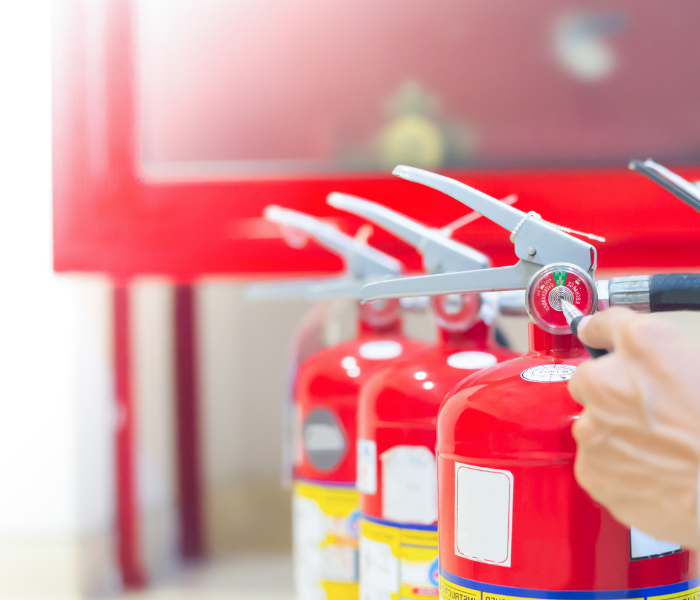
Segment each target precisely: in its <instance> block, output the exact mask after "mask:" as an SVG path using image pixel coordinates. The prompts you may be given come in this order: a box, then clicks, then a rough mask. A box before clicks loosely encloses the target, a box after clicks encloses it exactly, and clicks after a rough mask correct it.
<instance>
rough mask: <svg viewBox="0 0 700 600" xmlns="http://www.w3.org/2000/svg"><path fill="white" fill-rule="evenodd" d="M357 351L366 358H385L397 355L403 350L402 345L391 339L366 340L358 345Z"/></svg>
mask: <svg viewBox="0 0 700 600" xmlns="http://www.w3.org/2000/svg"><path fill="white" fill-rule="evenodd" d="M359 352H360V356H361V357H362V358H366V359H367V360H386V359H388V358H396V357H397V356H399V355H400V354H401V353H402V352H403V346H402V345H401V344H399V343H398V342H392V341H391V340H384V341H377V342H367V343H366V344H362V346H360V350H359Z"/></svg>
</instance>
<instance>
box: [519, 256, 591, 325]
mask: <svg viewBox="0 0 700 600" xmlns="http://www.w3.org/2000/svg"><path fill="white" fill-rule="evenodd" d="M525 298H526V307H527V313H528V314H529V315H530V318H531V319H532V320H533V321H534V322H535V324H536V325H538V326H539V327H541V328H542V329H544V330H545V331H549V332H550V333H553V334H555V335H565V334H567V333H571V329H570V328H569V325H568V324H567V322H566V318H565V317H564V312H563V307H562V300H566V301H567V302H569V303H571V304H573V305H574V306H575V307H576V308H578V309H579V310H580V311H581V312H582V313H583V314H584V315H591V314H593V313H594V312H595V311H596V309H597V308H598V293H597V291H596V287H595V284H594V283H593V280H592V279H591V277H590V275H589V274H588V273H586V271H584V270H583V269H581V268H580V267H577V266H576V265H572V264H569V263H555V264H552V265H548V266H546V267H544V268H543V269H541V270H539V271H537V273H535V274H534V275H533V276H532V279H530V282H529V283H528V284H527V290H526V293H525Z"/></svg>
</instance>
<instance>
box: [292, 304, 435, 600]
mask: <svg viewBox="0 0 700 600" xmlns="http://www.w3.org/2000/svg"><path fill="white" fill-rule="evenodd" d="M427 347H428V346H427V344H426V343H424V342H420V341H417V340H411V339H409V338H407V337H406V336H404V335H403V334H402V333H401V318H400V309H399V303H398V301H397V300H389V301H385V302H380V303H375V304H372V305H367V306H362V307H361V308H360V323H359V335H358V336H357V337H356V338H354V339H353V340H350V341H348V342H345V343H342V344H339V345H337V346H334V347H331V348H326V349H325V350H322V351H321V352H318V353H317V354H315V355H313V356H312V357H311V358H309V359H307V360H306V361H305V362H304V363H302V364H301V366H300V367H299V370H298V373H297V379H296V384H295V410H296V419H295V420H296V428H297V431H296V435H295V439H296V440H297V444H296V456H295V468H294V475H295V482H294V501H293V527H294V561H295V579H296V586H297V597H298V598H299V600H307V599H309V600H314V599H316V598H319V599H323V600H326V599H327V600H334V599H338V600H346V599H348V598H357V594H358V584H357V571H358V565H357V546H358V540H357V536H358V522H359V512H358V503H359V497H358V493H357V491H356V489H355V480H356V472H355V465H356V453H355V447H356V435H357V426H356V423H357V420H356V416H357V402H358V392H359V390H360V387H361V386H362V384H364V383H365V382H366V381H367V380H368V378H369V377H370V375H372V374H373V373H374V372H376V371H377V369H380V368H384V367H386V366H387V365H391V364H393V363H395V362H397V361H400V360H405V359H406V358H409V357H410V356H412V355H413V354H415V353H416V352H418V351H424V350H425V349H426V348H427Z"/></svg>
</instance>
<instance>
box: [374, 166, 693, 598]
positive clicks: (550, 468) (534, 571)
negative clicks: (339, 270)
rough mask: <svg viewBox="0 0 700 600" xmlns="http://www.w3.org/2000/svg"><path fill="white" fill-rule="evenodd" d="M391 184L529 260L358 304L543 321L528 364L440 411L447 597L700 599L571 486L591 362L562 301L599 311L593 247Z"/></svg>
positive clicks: (456, 189)
mask: <svg viewBox="0 0 700 600" xmlns="http://www.w3.org/2000/svg"><path fill="white" fill-rule="evenodd" d="M394 173H395V174H397V175H399V176H400V177H402V178H404V179H407V180H409V181H414V182H417V183H422V184H424V185H427V186H428V187H432V188H434V189H436V190H439V191H442V192H444V193H446V194H447V195H449V196H452V197H453V198H455V199H457V200H459V201H461V202H463V203H464V204H466V205H467V206H469V207H470V208H472V209H474V210H476V211H478V212H480V213H481V214H482V215H484V216H486V217H488V218H489V219H491V220H492V221H494V222H495V223H497V224H498V225H500V226H501V227H504V228H505V229H507V230H508V231H510V232H511V241H512V242H513V244H514V250H515V254H516V256H517V257H518V259H519V261H518V262H517V264H516V265H514V266H512V267H502V268H498V269H485V270H480V271H471V272H465V273H451V274H444V275H433V276H424V277H417V278H411V279H406V280H402V281H398V280H397V281H393V282H391V281H388V282H381V283H376V284H370V285H368V286H367V287H366V288H365V289H364V290H363V292H362V294H361V299H362V300H365V301H367V300H374V299H377V298H389V297H396V296H402V295H413V294H420V295H424V294H430V295H432V294H445V293H465V292H477V291H484V290H501V289H524V290H525V302H526V306H527V308H528V311H529V314H530V316H531V319H532V321H534V322H533V323H531V324H530V325H529V344H530V350H529V352H528V353H527V354H525V355H524V356H523V357H521V358H518V359H515V360H513V361H510V362H506V363H502V364H499V365H496V366H494V367H492V368H490V369H486V370H484V371H481V372H479V373H477V374H475V375H473V376H471V377H470V378H468V379H467V380H465V381H464V382H463V383H462V384H460V385H459V386H458V387H457V388H456V389H455V390H454V391H453V392H452V393H450V394H449V395H448V396H447V397H446V399H445V402H444V404H443V406H442V408H441V410H440V414H439V416H438V427H437V455H438V496H439V520H438V525H439V552H440V596H441V598H444V599H449V600H456V599H466V598H469V599H473V600H481V598H483V599H484V600H491V599H493V600H504V599H508V600H511V599H513V598H543V599H544V598H548V599H562V600H564V599H571V600H574V599H577V600H586V599H606V600H616V599H622V598H656V599H659V600H661V599H662V598H663V599H664V600H670V599H679V600H680V599H685V598H691V597H696V596H697V594H698V592H699V591H700V590H699V589H698V579H697V570H696V564H695V556H694V552H689V551H687V550H684V549H682V548H680V547H678V546H677V545H674V544H670V543H667V542H663V541H660V540H655V539H653V538H651V537H650V536H647V535H645V534H643V533H642V532H640V531H636V530H634V529H632V530H630V529H628V528H626V527H624V526H623V525H621V524H620V523H618V522H617V521H616V520H615V519H614V518H613V517H612V516H611V515H610V514H609V513H608V511H607V510H606V509H605V508H603V507H602V506H600V505H598V504H597V503H596V502H594V501H593V500H592V499H591V498H590V496H588V494H586V492H584V491H583V490H582V489H581V488H580V487H579V486H578V484H577V483H576V480H575V478H574V472H573V462H574V455H575V452H576V446H575V443H574V439H573V437H572V435H571V424H572V423H573V421H574V419H576V417H577V415H578V414H579V412H580V411H581V407H580V406H579V405H578V404H576V403H575V402H574V401H573V400H572V398H571V397H570V395H569V393H568V389H567V386H566V381H568V379H569V378H570V377H571V375H572V374H573V373H574V371H575V370H576V368H577V366H578V365H579V364H580V363H581V361H583V360H585V359H586V358H587V355H586V352H585V350H584V349H583V348H582V346H581V345H580V343H579V342H578V340H576V339H575V338H574V337H573V336H572V335H571V334H570V331H569V328H568V326H567V324H566V320H565V318H564V315H563V313H562V310H561V300H562V299H564V300H567V301H569V302H571V303H572V304H574V305H575V306H577V308H579V310H581V311H582V312H583V313H584V314H591V313H593V312H594V311H595V310H596V307H597V294H596V287H595V285H594V283H593V276H594V273H595V269H596V262H597V252H596V249H595V247H594V246H592V245H591V244H589V243H586V242H583V241H581V240H578V239H576V238H574V237H572V236H570V235H568V234H567V233H565V232H563V231H561V230H559V229H557V227H555V226H552V225H551V224H548V223H546V222H544V221H542V220H541V219H540V218H539V217H538V216H537V215H535V214H533V213H530V214H525V213H523V212H521V211H519V210H517V209H515V208H513V207H508V206H504V205H503V204H501V203H499V202H498V201H496V200H495V199H493V198H490V197H489V196H487V195H486V194H483V193H481V192H479V191H477V190H474V189H472V188H470V187H468V186H466V185H464V184H462V183H459V182H457V181H454V180H452V179H448V178H446V177H442V176H439V175H436V174H433V173H429V172H426V171H421V170H419V169H412V168H409V167H397V169H396V170H395V171H394Z"/></svg>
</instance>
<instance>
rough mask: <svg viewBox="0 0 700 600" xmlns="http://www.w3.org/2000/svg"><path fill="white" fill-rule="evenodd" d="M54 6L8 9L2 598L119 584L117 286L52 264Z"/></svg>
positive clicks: (0, 443) (3, 149)
mask: <svg viewBox="0 0 700 600" xmlns="http://www.w3.org/2000/svg"><path fill="white" fill-rule="evenodd" d="M50 13H51V2H50V0H32V1H31V2H2V3H0V82H2V93H0V281H2V290H1V291H0V595H2V596H8V595H10V596H12V597H21V595H22V593H29V591H30V590H33V591H34V592H36V593H39V592H41V591H42V590H43V591H47V590H51V593H52V595H53V597H56V598H59V597H62V596H64V595H70V594H72V593H74V592H75V591H76V590H77V589H85V590H97V589H106V588H109V587H110V586H111V585H112V584H113V582H114V571H113V568H112V567H113V565H112V563H111V560H110V557H111V542H112V540H111V538H110V534H111V524H112V522H113V499H112V498H113V494H112V487H111V486H112V475H111V465H112V464H113V444H112V439H113V437H112V431H113V426H114V414H113V410H112V407H113V406H114V404H113V399H112V381H111V338H110V335H109V332H110V322H109V320H110V311H109V307H110V294H109V287H108V286H107V284H106V282H104V281H102V280H99V279H91V278H77V277H65V276H62V277H61V276H57V275H55V274H54V273H53V272H52V236H51V14H50ZM87 559H89V561H90V563H91V568H84V567H85V566H86V564H87ZM38 573H40V574H41V576H40V577H39V576H37V574H38Z"/></svg>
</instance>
